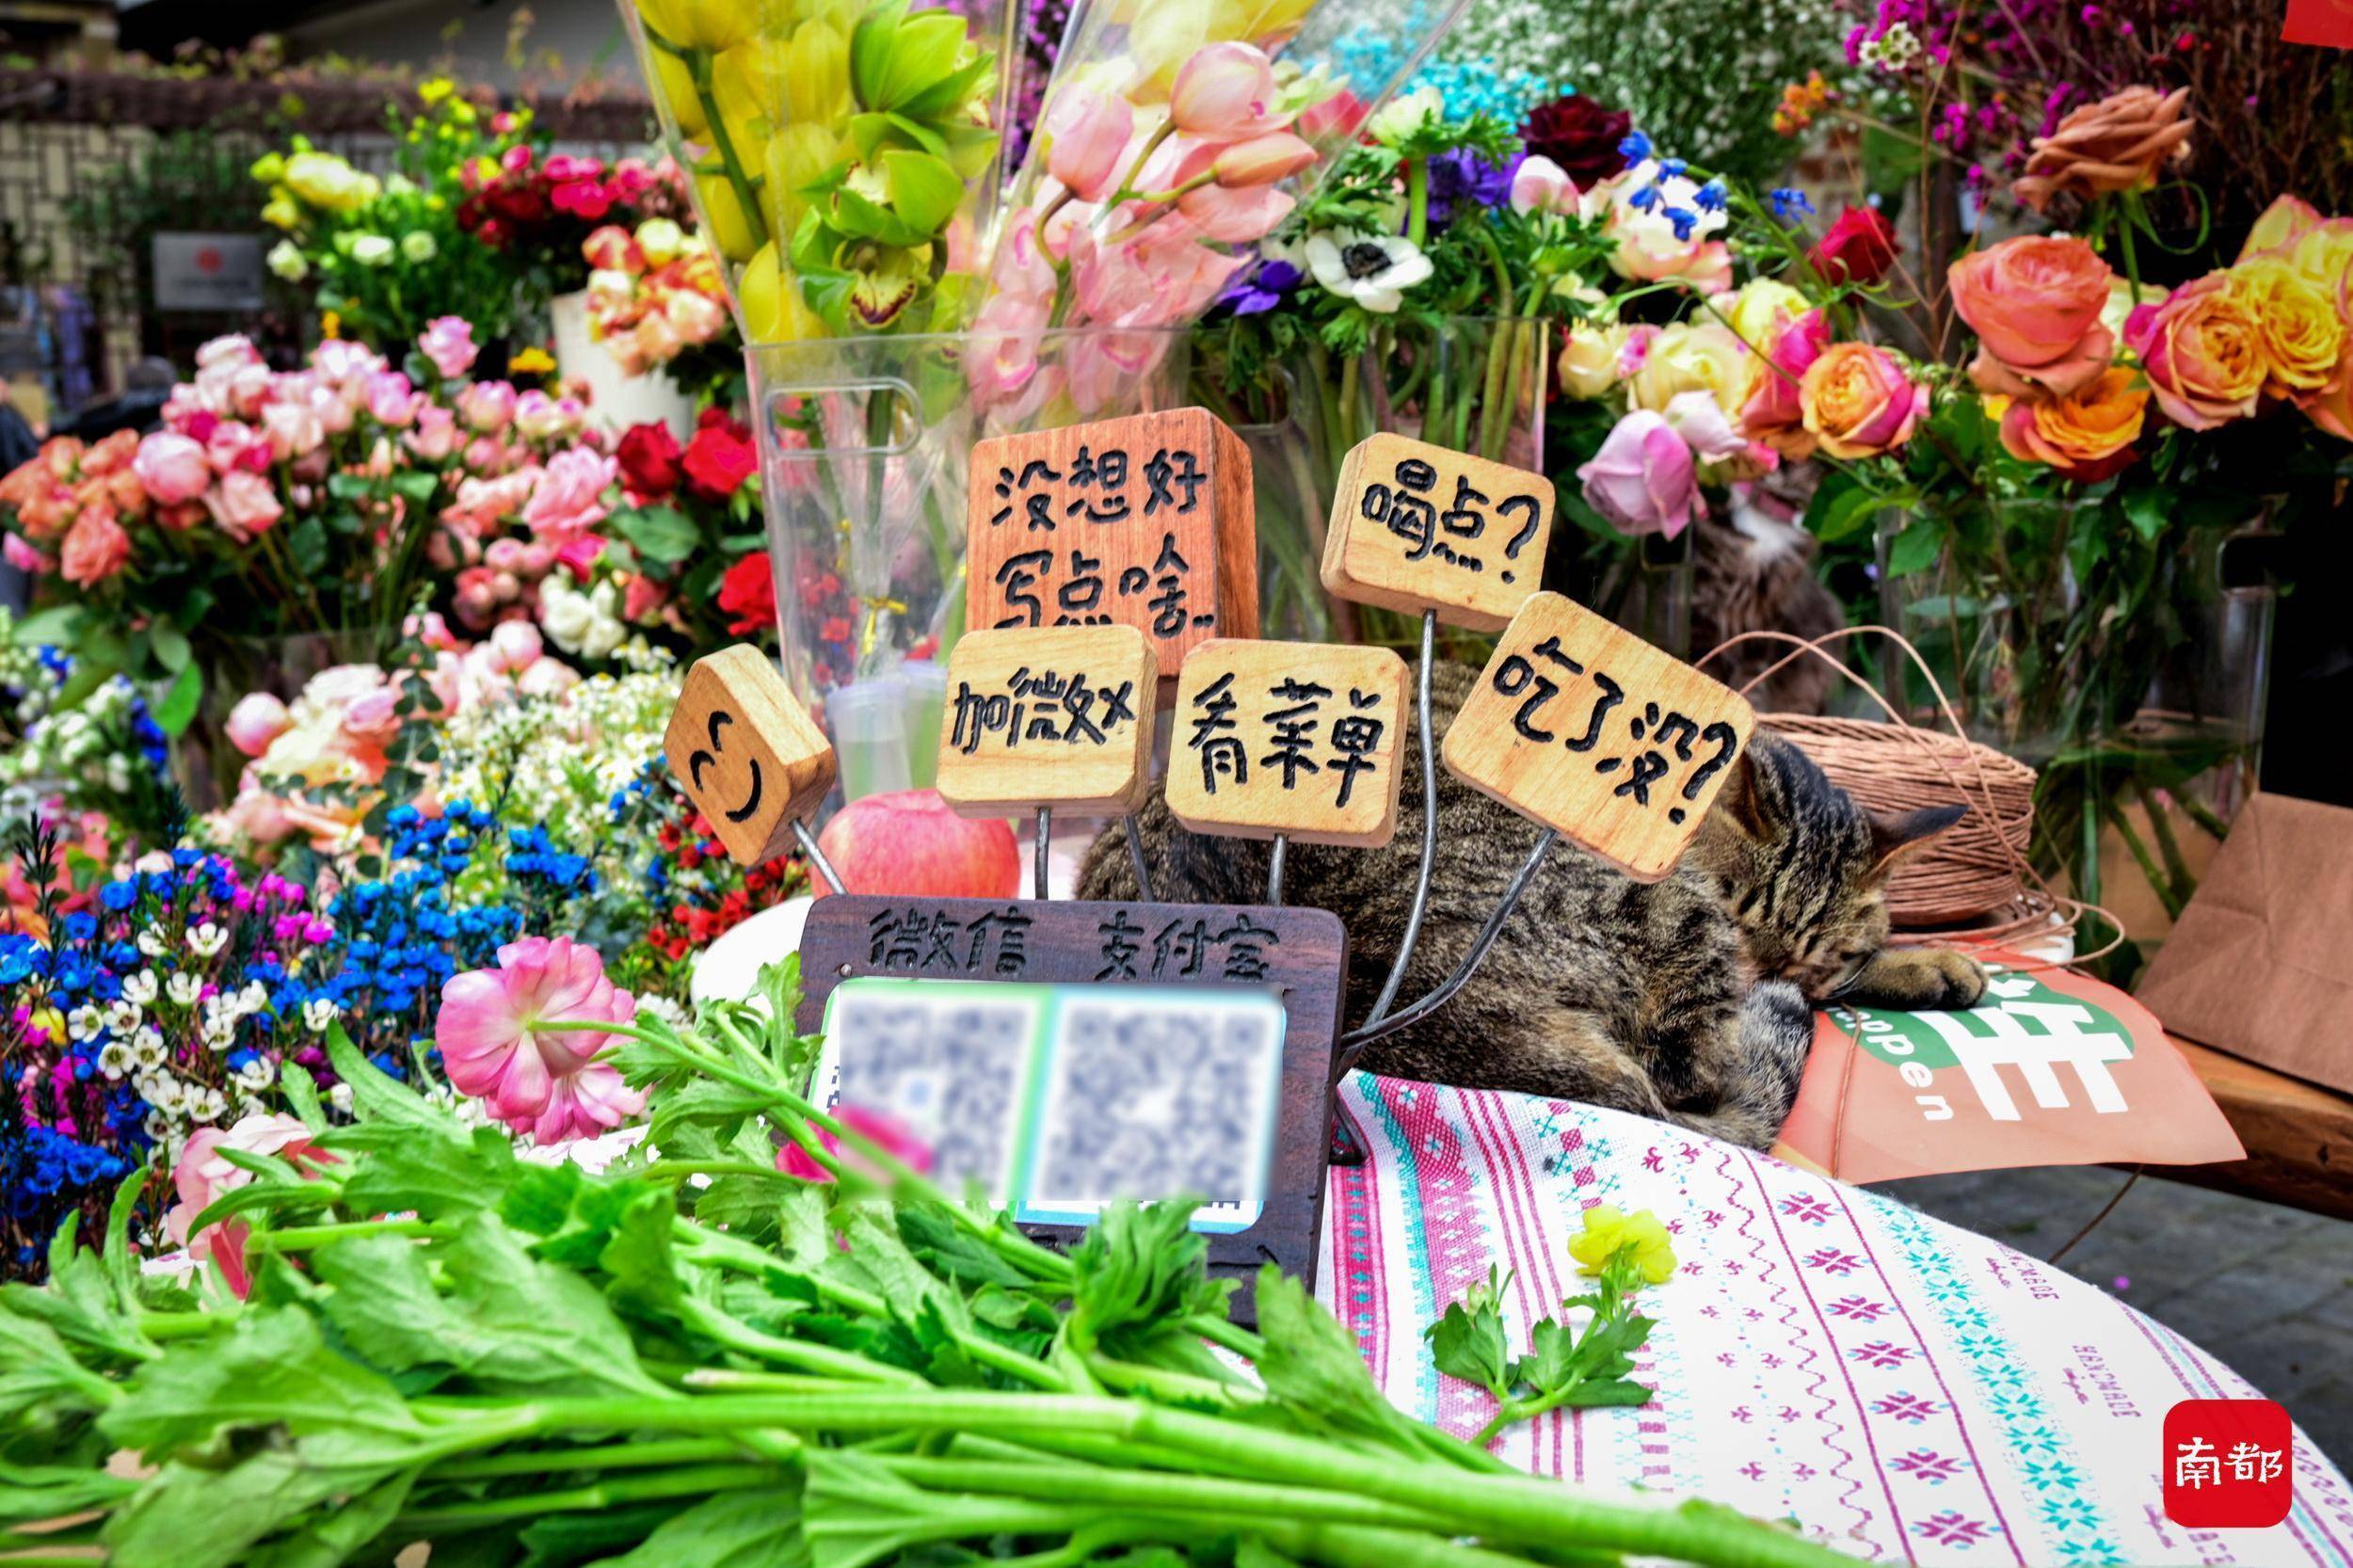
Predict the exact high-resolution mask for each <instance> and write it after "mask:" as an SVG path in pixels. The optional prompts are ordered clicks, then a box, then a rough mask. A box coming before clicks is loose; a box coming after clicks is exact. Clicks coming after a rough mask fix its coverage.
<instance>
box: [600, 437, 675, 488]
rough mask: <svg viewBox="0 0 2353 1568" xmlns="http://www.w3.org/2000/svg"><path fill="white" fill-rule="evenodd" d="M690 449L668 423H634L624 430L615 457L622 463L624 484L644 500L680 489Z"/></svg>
mask: <svg viewBox="0 0 2353 1568" xmlns="http://www.w3.org/2000/svg"><path fill="white" fill-rule="evenodd" d="M685 454H686V449H685V448H684V447H682V446H680V445H679V443H678V438H677V437H676V436H673V435H671V434H670V427H669V426H668V425H666V424H632V425H631V426H630V427H629V428H628V429H627V430H625V431H623V432H622V433H621V444H620V445H619V446H616V447H615V448H614V449H613V456H615V458H616V459H617V460H618V461H619V463H620V465H621V483H622V484H623V485H624V486H626V487H627V488H628V489H629V493H630V494H632V495H633V496H635V497H637V498H638V499H639V500H641V501H646V500H650V499H652V498H653V497H655V496H663V495H668V494H669V493H670V492H671V491H672V490H674V489H676V488H678V482H679V459H680V457H682V456H685Z"/></svg>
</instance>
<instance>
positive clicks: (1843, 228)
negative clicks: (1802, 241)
mask: <svg viewBox="0 0 2353 1568" xmlns="http://www.w3.org/2000/svg"><path fill="white" fill-rule="evenodd" d="M1805 259H1806V261H1807V263H1808V264H1811V265H1812V266H1813V268H1814V270H1815V271H1816V272H1818V273H1820V274H1821V276H1822V281H1824V282H1826V283H1876V282H1878V281H1879V280H1881V279H1882V278H1884V277H1886V276H1887V269H1888V268H1889V267H1891V266H1894V265H1895V264H1896V228H1895V225H1893V224H1891V223H1889V222H1888V221H1887V219H1885V218H1884V217H1881V216H1880V211H1879V209H1878V208H1877V207H1849V208H1848V209H1847V210H1846V211H1845V212H1843V213H1840V214H1839V215H1838V221H1837V222H1835V223H1833V224H1832V225H1831V226H1830V232H1828V233H1826V234H1824V235H1823V236H1822V237H1821V240H1820V241H1819V242H1818V243H1817V245H1816V246H1815V247H1814V248H1813V249H1812V250H1810V251H1808V252H1806V258H1805Z"/></svg>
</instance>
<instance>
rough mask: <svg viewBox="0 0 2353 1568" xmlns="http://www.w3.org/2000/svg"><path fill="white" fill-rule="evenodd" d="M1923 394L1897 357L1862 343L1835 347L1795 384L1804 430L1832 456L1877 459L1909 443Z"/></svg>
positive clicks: (1923, 404)
mask: <svg viewBox="0 0 2353 1568" xmlns="http://www.w3.org/2000/svg"><path fill="white" fill-rule="evenodd" d="M1928 401H1929V399H1928V393H1927V392H1923V391H1922V390H1921V389H1920V388H1919V387H1918V386H1916V385H1914V384H1913V380H1912V377H1910V376H1906V375H1905V374H1904V368H1903V366H1902V365H1900V364H1898V363H1897V362H1896V357H1895V356H1894V355H1892V354H1890V353H1888V352H1887V351H1886V350H1885V349H1883V348H1875V347H1873V346H1872V345H1871V344H1866V343H1835V344H1831V345H1830V346H1829V347H1828V348H1825V349H1824V350H1822V355H1821V358H1819V359H1817V360H1815V361H1814V362H1813V363H1812V364H1810V365H1808V366H1807V367H1806V371H1805V375H1804V376H1802V377H1801V379H1800V380H1799V382H1798V405H1799V407H1800V408H1801V409H1803V411H1804V419H1805V428H1806V429H1807V431H1809V432H1810V433H1811V434H1812V435H1813V436H1814V437H1815V439H1816V440H1818V441H1819V442H1820V443H1821V450H1822V451H1824V452H1827V453H1829V454H1830V455H1831V456H1833V457H1842V458H1853V457H1876V456H1879V455H1880V454H1881V453H1882V452H1887V451H1891V450H1893V449H1894V448H1896V447H1898V446H1901V445H1903V443H1904V442H1906V441H1908V440H1911V439H1912V431H1913V426H1914V425H1916V424H1919V423H1920V416H1921V415H1922V414H1923V413H1925V412H1927V410H1928Z"/></svg>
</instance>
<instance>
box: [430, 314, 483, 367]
mask: <svg viewBox="0 0 2353 1568" xmlns="http://www.w3.org/2000/svg"><path fill="white" fill-rule="evenodd" d="M417 347H418V349H419V350H420V351H422V352H423V353H424V357H425V358H426V359H428V360H432V361H433V368H434V369H435V370H437V371H440V373H441V375H442V376H443V377H444V378H445V379H455V378H456V377H457V376H463V375H465V374H466V372H467V371H468V370H470V369H472V367H473V360H474V356H475V354H477V353H479V352H480V350H478V349H476V348H475V347H474V342H473V328H472V325H470V324H469V323H468V322H467V320H466V318H465V317H464V316H436V317H434V318H433V319H432V320H431V321H429V322H427V323H425V327H424V336H422V337H420V338H419V339H417Z"/></svg>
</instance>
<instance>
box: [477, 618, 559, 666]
mask: <svg viewBox="0 0 2353 1568" xmlns="http://www.w3.org/2000/svg"><path fill="white" fill-rule="evenodd" d="M490 649H491V651H492V652H493V653H495V654H496V655H497V656H498V662H499V663H500V664H502V665H504V667H505V668H506V669H507V670H509V671H519V670H521V669H523V668H524V667H525V666H527V665H528V664H531V662H532V661H533V660H535V659H536V658H538V657H539V655H540V654H541V653H543V652H545V651H546V648H545V647H544V645H542V644H541V642H540V640H539V629H538V628H537V627H536V626H534V625H532V624H531V623H530V622H529V621H527V620H503V621H501V622H499V623H498V625H497V626H495V627H493V628H491V630H490Z"/></svg>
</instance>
